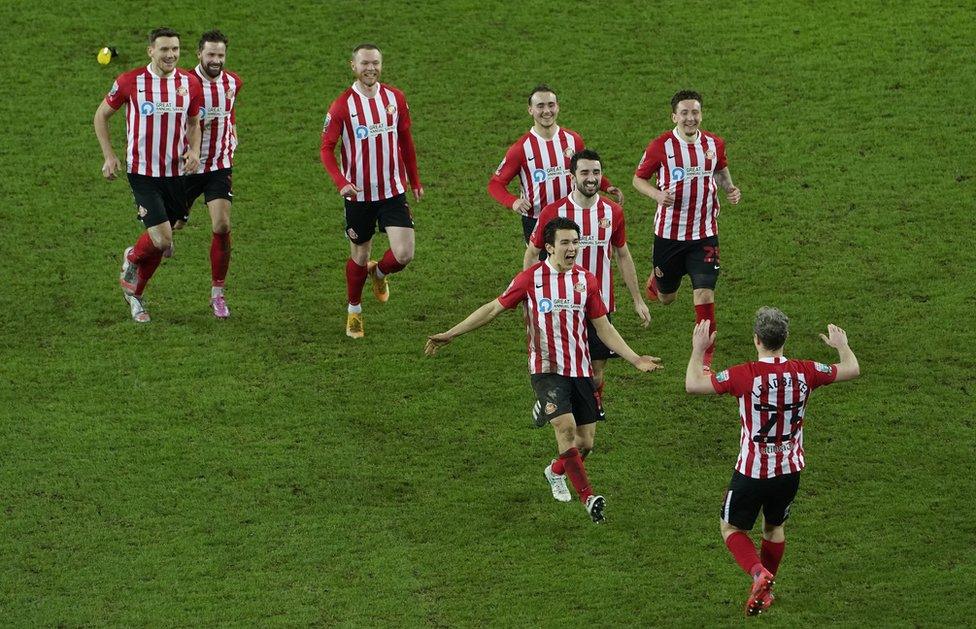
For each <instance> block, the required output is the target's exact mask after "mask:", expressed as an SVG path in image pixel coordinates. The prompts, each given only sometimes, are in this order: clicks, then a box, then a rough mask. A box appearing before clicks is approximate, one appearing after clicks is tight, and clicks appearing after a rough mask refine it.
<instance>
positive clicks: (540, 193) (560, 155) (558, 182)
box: [488, 128, 611, 218]
mask: <svg viewBox="0 0 976 629" xmlns="http://www.w3.org/2000/svg"><path fill="white" fill-rule="evenodd" d="M584 148H585V146H584V144H583V138H582V137H580V134H578V133H576V132H575V131H570V130H569V129H563V128H558V129H557V130H556V133H555V134H554V135H553V137H552V139H551V140H546V139H544V138H543V137H542V136H540V135H539V134H538V133H536V132H535V130H534V129H529V132H528V133H526V134H525V135H523V136H522V137H520V138H519V139H518V140H517V141H516V142H515V144H513V145H512V146H511V147H510V148H509V149H508V152H506V153H505V157H504V159H502V162H501V164H499V165H498V168H497V169H496V170H495V174H494V175H493V176H492V178H491V180H490V181H489V182H488V192H489V194H491V196H492V197H494V199H495V200H496V201H498V202H499V203H501V204H502V205H504V206H505V207H509V208H510V207H512V204H513V203H515V201H517V200H518V197H517V196H515V195H514V194H512V193H511V192H509V191H508V184H509V182H511V181H512V179H514V178H515V176H516V175H518V177H519V190H520V191H521V194H522V196H524V197H525V198H526V199H528V200H529V202H530V203H532V212H531V214H530V215H529V216H530V217H531V218H538V216H539V213H540V212H541V211H542V208H544V207H545V206H547V205H549V204H550V203H553V202H554V201H556V200H558V199H562V198H563V197H565V196H566V195H568V194H569V193H570V192H572V191H573V178H572V175H571V173H570V171H569V162H570V160H571V159H572V158H573V154H574V153H577V152H578V151H582V150H583V149H584ZM610 185H611V184H610V181H609V180H608V179H607V178H606V177H603V178H602V179H601V181H600V189H601V190H606V189H607V188H609V187H610Z"/></svg>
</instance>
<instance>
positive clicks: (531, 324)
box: [425, 217, 661, 522]
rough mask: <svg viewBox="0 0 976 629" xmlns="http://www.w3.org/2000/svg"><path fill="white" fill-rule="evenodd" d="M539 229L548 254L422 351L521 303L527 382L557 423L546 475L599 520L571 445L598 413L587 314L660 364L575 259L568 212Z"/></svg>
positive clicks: (601, 329)
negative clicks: (612, 316)
mask: <svg viewBox="0 0 976 629" xmlns="http://www.w3.org/2000/svg"><path fill="white" fill-rule="evenodd" d="M544 233H545V245H546V251H547V252H548V253H549V257H548V259H546V260H544V261H542V262H536V263H535V264H533V265H532V266H531V267H529V268H528V269H526V270H524V271H522V272H521V273H519V274H518V275H516V276H515V279H513V280H512V283H511V284H509V286H508V288H507V289H506V290H505V292H504V293H502V295H501V296H500V297H498V298H497V299H494V300H492V301H490V302H488V303H486V304H485V305H483V306H481V307H480V308H478V309H477V310H475V311H474V312H472V313H471V314H470V315H468V317H467V318H466V319H465V320H464V321H462V322H461V323H459V324H457V325H455V326H454V327H453V328H451V329H450V330H448V331H447V332H442V333H440V334H434V335H432V336H430V337H428V339H427V345H426V347H425V352H426V354H427V355H428V356H433V355H434V354H435V353H436V352H437V349H438V348H440V347H441V346H443V345H446V344H448V343H450V342H451V341H452V340H453V339H454V338H455V337H457V336H460V335H462V334H464V333H466V332H470V331H472V330H476V329H478V328H480V327H481V326H483V325H485V324H486V323H489V322H490V321H492V320H493V319H494V318H495V317H497V316H498V315H499V314H500V313H501V312H502V311H503V310H506V309H511V308H514V307H515V306H516V305H518V304H520V303H524V304H525V323H526V332H527V334H528V349H529V372H530V373H531V374H532V375H531V379H532V388H533V389H535V392H536V396H537V398H538V400H539V402H540V404H542V414H543V415H544V417H545V420H546V421H547V422H549V423H551V424H552V426H553V428H554V429H555V432H556V444H557V445H558V448H559V458H558V459H556V461H555V462H554V463H552V464H551V465H550V466H548V467H547V468H546V478H547V479H548V480H549V483H550V486H551V488H552V492H553V496H555V497H556V498H557V499H558V500H560V501H563V502H569V501H570V500H572V497H571V496H570V494H569V489H568V488H567V487H566V476H567V475H568V476H569V479H570V481H572V483H573V486H574V487H575V488H576V491H577V493H578V494H579V498H580V501H581V502H582V503H583V504H584V505H586V511H587V512H588V513H589V514H590V517H591V518H592V519H593V521H594V522H602V521H603V519H604V515H603V510H604V506H605V500H604V498H603V496H599V495H596V494H595V493H594V492H593V490H592V488H591V487H590V481H589V479H588V478H587V475H586V468H585V467H584V466H583V459H582V458H581V456H580V452H579V449H578V448H577V446H576V443H577V442H578V440H579V439H580V436H579V435H578V434H577V426H585V425H587V424H592V423H593V422H595V421H597V420H598V419H599V418H600V408H599V402H598V400H597V399H596V396H595V389H594V387H593V380H592V375H593V370H592V366H591V364H592V363H591V360H590V352H589V346H588V344H587V326H586V320H589V321H590V322H592V324H593V328H594V329H595V330H596V333H597V334H599V336H600V339H601V340H602V341H603V343H604V344H605V345H606V346H607V347H609V348H610V349H611V350H613V351H614V352H616V353H617V354H619V355H620V356H623V357H624V359H626V360H627V361H628V362H630V363H631V364H632V365H634V367H636V368H637V369H639V370H640V371H653V370H655V369H658V368H660V367H661V365H660V359H659V358H655V357H653V356H638V355H637V354H636V353H634V351H633V350H632V349H630V347H629V346H628V345H627V343H626V342H625V341H624V340H623V339H622V338H621V337H620V334H619V333H618V332H617V330H616V329H615V328H614V327H613V325H612V324H611V323H610V322H609V321H608V320H607V309H606V307H605V306H604V305H603V299H602V298H601V297H600V288H599V282H598V280H597V279H596V277H595V276H594V275H593V274H592V273H590V272H589V271H587V270H586V269H584V268H583V267H581V266H578V265H577V264H576V255H577V253H578V250H579V247H580V237H579V235H580V228H579V226H578V225H577V224H576V223H574V222H573V221H571V220H569V219H567V218H562V217H557V218H554V219H553V220H551V221H549V223H548V224H547V225H546V227H545V230H544Z"/></svg>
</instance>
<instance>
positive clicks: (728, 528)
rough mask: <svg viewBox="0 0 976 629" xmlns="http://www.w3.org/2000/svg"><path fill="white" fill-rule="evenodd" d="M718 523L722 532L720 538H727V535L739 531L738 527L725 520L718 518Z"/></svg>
mask: <svg viewBox="0 0 976 629" xmlns="http://www.w3.org/2000/svg"><path fill="white" fill-rule="evenodd" d="M718 524H719V532H721V533H722V539H728V538H729V535H732V534H733V533H737V532H739V529H737V528H736V527H734V526H732V525H731V524H729V523H728V522H726V521H725V520H719V522H718Z"/></svg>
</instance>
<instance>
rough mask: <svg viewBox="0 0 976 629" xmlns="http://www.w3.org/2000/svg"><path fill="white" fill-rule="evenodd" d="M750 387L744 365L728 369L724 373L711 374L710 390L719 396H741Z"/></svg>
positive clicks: (750, 383)
mask: <svg viewBox="0 0 976 629" xmlns="http://www.w3.org/2000/svg"><path fill="white" fill-rule="evenodd" d="M751 386H752V380H751V378H750V377H749V370H748V368H747V366H746V365H736V366H734V367H729V368H728V369H726V370H725V371H720V372H718V373H713V374H712V388H713V389H715V392H716V393H718V394H719V395H721V394H724V393H728V394H730V395H735V396H739V395H743V394H745V393H746V392H747V391H748V390H749V388H750V387H751Z"/></svg>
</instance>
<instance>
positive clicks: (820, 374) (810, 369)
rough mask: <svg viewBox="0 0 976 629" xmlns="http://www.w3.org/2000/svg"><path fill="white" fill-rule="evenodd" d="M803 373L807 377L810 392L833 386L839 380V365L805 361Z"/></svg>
mask: <svg viewBox="0 0 976 629" xmlns="http://www.w3.org/2000/svg"><path fill="white" fill-rule="evenodd" d="M802 363H803V372H804V374H805V375H806V377H807V385H808V386H809V387H810V390H811V391H812V390H813V389H816V388H817V387H822V386H825V385H828V384H833V382H834V380H836V379H837V365H826V364H824V363H818V362H815V361H812V360H804V361H802Z"/></svg>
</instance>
